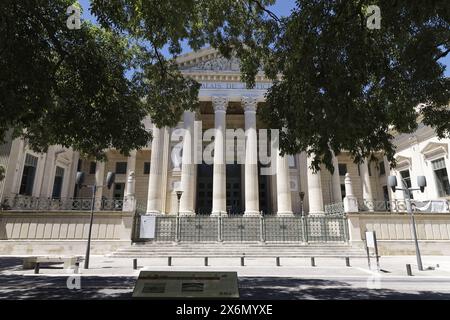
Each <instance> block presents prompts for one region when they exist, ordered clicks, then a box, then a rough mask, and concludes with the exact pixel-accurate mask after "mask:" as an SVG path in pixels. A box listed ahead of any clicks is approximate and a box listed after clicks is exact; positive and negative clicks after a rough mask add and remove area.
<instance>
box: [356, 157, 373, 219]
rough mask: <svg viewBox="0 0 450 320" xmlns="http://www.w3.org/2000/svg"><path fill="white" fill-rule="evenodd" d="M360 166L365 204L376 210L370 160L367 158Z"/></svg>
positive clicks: (369, 208)
mask: <svg viewBox="0 0 450 320" xmlns="http://www.w3.org/2000/svg"><path fill="white" fill-rule="evenodd" d="M359 167H360V172H361V181H362V189H363V200H364V205H365V206H366V207H367V209H368V210H369V211H371V212H372V211H373V210H374V203H373V194H372V186H371V184H370V175H369V160H368V159H367V158H366V159H364V162H363V163H361V165H360V166H359Z"/></svg>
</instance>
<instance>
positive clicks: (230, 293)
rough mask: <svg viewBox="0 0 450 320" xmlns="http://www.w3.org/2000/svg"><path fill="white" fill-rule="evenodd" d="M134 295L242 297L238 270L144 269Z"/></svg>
mask: <svg viewBox="0 0 450 320" xmlns="http://www.w3.org/2000/svg"><path fill="white" fill-rule="evenodd" d="M133 298H219V299H227V298H228V299H230V298H231V299H234V298H239V288H238V278H237V272H220V271H217V272H212V271H211V272H210V271H205V272H197V271H145V270H143V271H141V272H140V274H139V278H138V279H137V282H136V286H135V287H134V291H133Z"/></svg>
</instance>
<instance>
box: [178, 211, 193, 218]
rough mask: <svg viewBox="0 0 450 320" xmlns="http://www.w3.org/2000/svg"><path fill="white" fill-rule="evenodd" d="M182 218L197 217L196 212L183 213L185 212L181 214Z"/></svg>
mask: <svg viewBox="0 0 450 320" xmlns="http://www.w3.org/2000/svg"><path fill="white" fill-rule="evenodd" d="M180 217H195V212H193V211H183V212H180Z"/></svg>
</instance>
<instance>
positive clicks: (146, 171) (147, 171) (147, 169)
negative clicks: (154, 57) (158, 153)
mask: <svg viewBox="0 0 450 320" xmlns="http://www.w3.org/2000/svg"><path fill="white" fill-rule="evenodd" d="M144 174H150V162H144Z"/></svg>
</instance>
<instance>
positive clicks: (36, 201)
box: [0, 196, 134, 211]
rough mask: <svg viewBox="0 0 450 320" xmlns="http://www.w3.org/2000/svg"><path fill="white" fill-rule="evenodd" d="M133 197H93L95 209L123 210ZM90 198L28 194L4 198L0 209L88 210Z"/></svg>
mask: <svg viewBox="0 0 450 320" xmlns="http://www.w3.org/2000/svg"><path fill="white" fill-rule="evenodd" d="M127 201H134V199H127V198H123V199H107V198H103V199H95V200H94V210H95V211H123V210H124V204H125V203H126V202H127ZM91 208H92V198H59V199H52V198H42V197H30V196H15V197H10V198H6V199H4V200H3V201H2V203H1V205H0V209H1V210H27V211H28V210H30V211H72V210H74V211H90V210H91Z"/></svg>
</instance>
